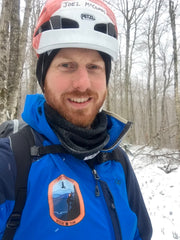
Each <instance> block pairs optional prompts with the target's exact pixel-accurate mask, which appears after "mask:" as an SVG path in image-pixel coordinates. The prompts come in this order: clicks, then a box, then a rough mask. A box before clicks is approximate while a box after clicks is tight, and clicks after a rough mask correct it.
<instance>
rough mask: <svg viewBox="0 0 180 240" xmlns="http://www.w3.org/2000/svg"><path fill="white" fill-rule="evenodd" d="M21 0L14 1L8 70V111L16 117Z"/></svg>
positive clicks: (12, 116)
mask: <svg viewBox="0 0 180 240" xmlns="http://www.w3.org/2000/svg"><path fill="white" fill-rule="evenodd" d="M19 38H20V0H14V1H13V9H12V11H11V20H10V54H9V72H8V102H7V104H8V113H9V116H10V118H11V119H13V118H14V117H16V112H17V99H18V89H19Z"/></svg>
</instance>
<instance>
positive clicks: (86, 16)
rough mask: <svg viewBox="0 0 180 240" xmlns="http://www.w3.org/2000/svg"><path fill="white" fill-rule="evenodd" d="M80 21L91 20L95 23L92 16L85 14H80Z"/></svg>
mask: <svg viewBox="0 0 180 240" xmlns="http://www.w3.org/2000/svg"><path fill="white" fill-rule="evenodd" d="M81 19H82V20H92V21H95V20H96V18H95V17H94V16H93V15H90V14H87V13H82V14H81Z"/></svg>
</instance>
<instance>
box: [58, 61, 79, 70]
mask: <svg viewBox="0 0 180 240" xmlns="http://www.w3.org/2000/svg"><path fill="white" fill-rule="evenodd" d="M58 68H59V69H61V70H63V71H74V70H75V69H76V64H74V63H72V62H63V63H60V64H59V65H58Z"/></svg>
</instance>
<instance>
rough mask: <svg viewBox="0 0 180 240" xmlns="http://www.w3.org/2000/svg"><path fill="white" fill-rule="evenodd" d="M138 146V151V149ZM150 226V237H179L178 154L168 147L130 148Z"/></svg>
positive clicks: (167, 239) (170, 239)
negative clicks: (157, 148) (159, 148)
mask: <svg viewBox="0 0 180 240" xmlns="http://www.w3.org/2000/svg"><path fill="white" fill-rule="evenodd" d="M140 149H141V150H140ZM129 150H130V152H131V153H132V155H131V154H129V157H130V160H131V163H132V166H133V168H134V171H135V173H136V176H137V178H138V182H139V185H140V188H141V191H142V194H143V198H144V201H145V204H146V207H147V209H148V212H149V215H150V218H151V221H152V225H153V237H152V240H174V239H180V159H179V158H180V157H179V155H178V152H176V151H170V150H168V149H161V150H153V149H151V148H148V147H146V148H142V147H140V146H136V147H135V146H132V147H130V148H129Z"/></svg>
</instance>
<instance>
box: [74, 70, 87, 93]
mask: <svg viewBox="0 0 180 240" xmlns="http://www.w3.org/2000/svg"><path fill="white" fill-rule="evenodd" d="M89 87H90V76H89V73H88V70H87V69H86V67H79V68H78V69H77V70H76V72H75V73H74V76H73V88H74V89H76V90H79V91H81V92H84V91H86V90H87V89H88V88H89Z"/></svg>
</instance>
